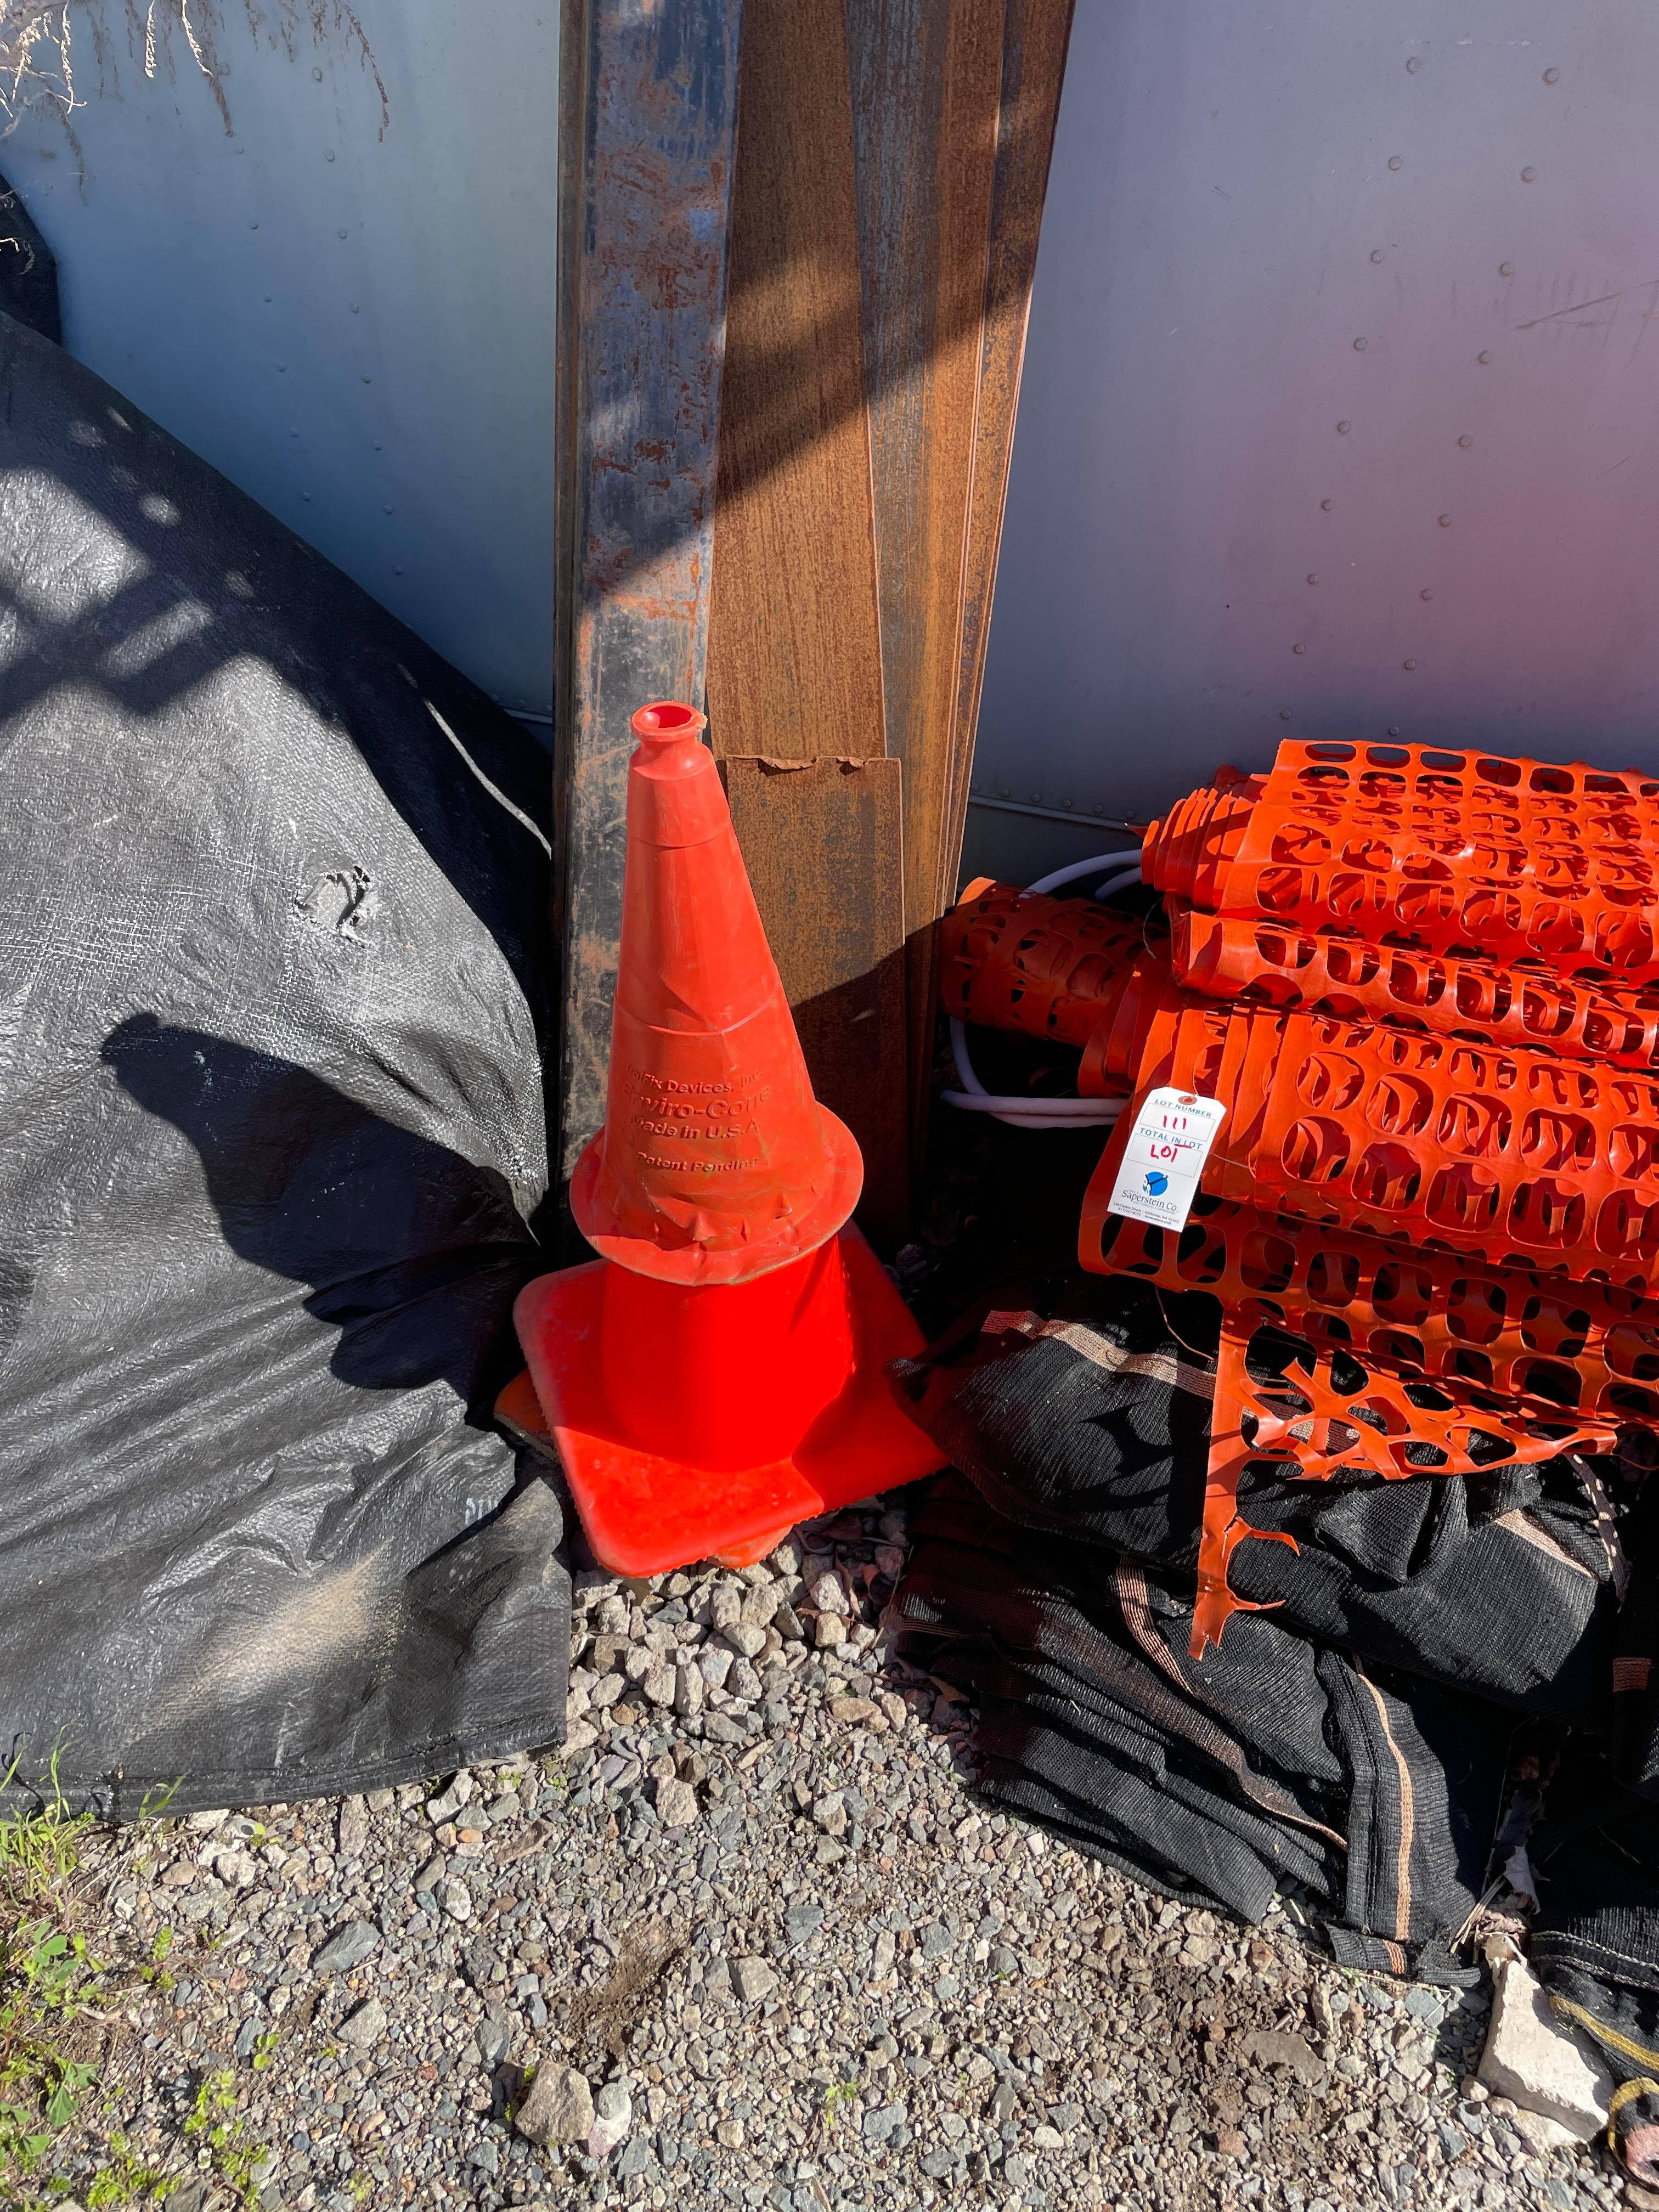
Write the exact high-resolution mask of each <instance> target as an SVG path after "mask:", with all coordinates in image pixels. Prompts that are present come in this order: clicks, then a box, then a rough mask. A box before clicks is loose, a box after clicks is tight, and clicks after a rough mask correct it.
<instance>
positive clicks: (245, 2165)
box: [183, 2037, 275, 2208]
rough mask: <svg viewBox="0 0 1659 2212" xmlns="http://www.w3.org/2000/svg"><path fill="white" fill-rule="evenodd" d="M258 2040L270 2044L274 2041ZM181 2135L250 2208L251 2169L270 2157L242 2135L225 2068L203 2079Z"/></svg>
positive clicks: (254, 2198)
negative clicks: (201, 2150) (202, 2153)
mask: <svg viewBox="0 0 1659 2212" xmlns="http://www.w3.org/2000/svg"><path fill="white" fill-rule="evenodd" d="M261 2040H262V2041H264V2042H273V2041H274V2040H275V2038H274V2037H265V2038H262V2039H261ZM183 2132H184V2136H185V2142H194V2143H196V2144H197V2145H198V2147H202V2148H206V2149H207V2150H208V2151H209V2152H210V2154H211V2155H212V2161H213V2170H214V2172H216V2174H217V2175H218V2176H219V2179H221V2180H222V2181H223V2182H224V2183H226V2184H227V2185H228V2187H230V2188H231V2189H234V2191H235V2192H236V2194H237V2195H238V2196H239V2197H240V2198H241V2200H242V2202H243V2203H244V2204H246V2205H247V2206H249V2207H250V2208H252V2207H256V2206H257V2205H258V2202H259V2184H258V2182H257V2181H256V2180H255V2179H254V2178H253V2177H254V2169H255V2168H256V2167H258V2166H262V2165H264V2163H265V2161H266V2160H268V2159H269V2158H270V2151H269V2150H268V2149H267V2148H265V2147H264V2145H263V2144H258V2143H252V2142H249V2141H248V2139H247V2136H246V2134H245V2133H244V2132H243V2125H242V2116H241V2113H240V2110H239V2109H238V2106H237V2100H236V2076H235V2075H234V2073H232V2072H231V2070H230V2069H229V2068H228V2067H227V2068H224V2069H222V2070H221V2071H220V2072H218V2073H216V2074H210V2075H207V2077H206V2079H205V2080H204V2081H203V2083H202V2085H201V2087H199V2088H198V2089H197V2092H196V2101H195V2103H194V2104H193V2105H192V2106H191V2109H190V2112H189V2114H188V2116H187V2118H185V2124H184V2130H183Z"/></svg>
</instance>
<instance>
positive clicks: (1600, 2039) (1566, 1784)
mask: <svg viewBox="0 0 1659 2212" xmlns="http://www.w3.org/2000/svg"><path fill="white" fill-rule="evenodd" d="M1623 1541H1624V1544H1625V1547H1626V1552H1627V1558H1628V1566H1629V1572H1630V1583H1629V1588H1628V1590H1627V1591H1626V1599H1625V1605H1624V1609H1623V1612H1622V1614H1621V1616H1620V1625H1619V1639H1618V1653H1617V1656H1616V1657H1615V1658H1614V1660H1613V1687H1614V1695H1613V1708H1614V1714H1615V1725H1614V1729H1613V1737H1612V1741H1611V1742H1610V1743H1607V1744H1601V1743H1597V1742H1594V1741H1589V1740H1588V1739H1585V1738H1583V1737H1574V1738H1572V1739H1571V1740H1570V1741H1569V1742H1568V1745H1567V1747H1566V1751H1565V1755H1564V1757H1563V1759H1562V1761H1561V1765H1560V1766H1559V1770H1558V1771H1557V1772H1556V1774H1555V1775H1554V1777H1553V1779H1552V1780H1551V1783H1550V1785H1549V1789H1548V1791H1547V1796H1546V1799H1545V1817H1544V1820H1543V1822H1542V1825H1541V1827H1540V1828H1539V1830H1538V1831H1537V1832H1535V1833H1534V1835H1533V1837H1532V1838H1530V1840H1529V1844H1528V1850H1529V1855H1530V1857H1531V1861H1532V1865H1533V1869H1534V1875H1535V1877H1536V1881H1537V1886H1538V1914H1537V1917H1536V1920H1535V1922H1534V1929H1533V1936H1532V1944H1531V1954H1532V1961H1533V1964H1534V1967H1535V1968H1536V1970H1537V1972H1538V1977H1539V1979H1540V1980H1541V1982H1542V1983H1543V1984H1544V1987H1545V1989H1546V1990H1547V1992H1548V1994H1549V1998H1550V2002H1551V2003H1552V2004H1553V2006H1554V2007H1555V2008H1556V2009H1557V2011H1558V2012H1559V2013H1560V2014H1561V2015H1562V2017H1563V2018H1564V2019H1565V2020H1566V2021H1568V2022H1569V2023H1570V2024H1571V2026H1572V2027H1576V2028H1577V2029H1578V2030H1579V2031H1580V2032H1581V2033H1583V2034H1585V2035H1588V2036H1589V2037H1590V2038H1591V2039H1592V2040H1593V2041H1594V2042H1595V2044H1596V2045H1597V2046H1598V2047H1599V2049H1600V2051H1601V2056H1602V2057H1603V2059H1604V2060H1605V2061H1606V2063H1607V2069H1608V2071H1609V2072H1610V2073H1611V2074H1612V2075H1613V2080H1614V2081H1615V2082H1616V2083H1617V2084H1618V2085H1619V2086H1618V2090H1617V2093H1616V2097H1615V2102H1614V2109H1613V2136H1614V2140H1615V2142H1617V2144H1618V2146H1619V2150H1620V2156H1621V2157H1622V2158H1623V2159H1624V2160H1625V2162H1626V2165H1627V2166H1629V2168H1630V2170H1631V2172H1632V2173H1633V2174H1634V2175H1635V2176H1636V2177H1637V2179H1638V2180H1642V2181H1645V2182H1647V2183H1649V2184H1650V2185H1659V1755H1656V1750H1655V1685H1654V1682H1653V1680H1652V1674H1653V1658H1654V1650H1655V1644H1656V1641H1659V1487H1656V1484H1655V1480H1654V1478H1653V1477H1652V1476H1651V1475H1650V1476H1649V1478H1648V1480H1647V1482H1646V1484H1645V1486H1644V1489H1643V1491H1642V1492H1641V1494H1640V1496H1639V1497H1638V1500H1637V1502H1636V1504H1635V1505H1634V1507H1633V1509H1632V1510H1631V1511H1630V1512H1629V1514H1628V1515H1627V1516H1626V1517H1625V1522H1624V1528H1623Z"/></svg>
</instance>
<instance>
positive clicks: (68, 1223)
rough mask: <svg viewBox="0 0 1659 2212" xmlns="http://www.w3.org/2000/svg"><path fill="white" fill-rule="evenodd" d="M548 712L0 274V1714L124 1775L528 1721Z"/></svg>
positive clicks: (129, 1788) (85, 1798) (8, 1728)
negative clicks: (501, 1385) (529, 1289)
mask: <svg viewBox="0 0 1659 2212" xmlns="http://www.w3.org/2000/svg"><path fill="white" fill-rule="evenodd" d="M546 785H547V771H546V757H545V754H544V752H543V750H542V749H541V747H540V746H539V745H538V744H537V743H536V742H535V741H534V740H533V739H532V738H529V737H528V736H526V733H525V732H523V731H522V730H520V728H519V727H518V726H516V725H515V724H513V722H511V721H510V720H508V718H507V716H506V715H504V714H501V712H500V710H499V709H497V708H495V707H494V706H493V704H491V702H489V701H488V700H487V699H485V698H484V697H483V695H482V694H480V693H479V692H477V690H476V689H475V688H474V687H473V686H472V685H471V684H468V683H467V682H466V681H465V678H462V677H460V676H459V675H458V674H457V673H456V671H453V669H450V668H448V667H447V665H445V664H444V663H443V662H441V660H439V659H437V657H436V656H435V654H433V653H431V652H430V651H429V650H428V648H427V647H424V646H423V645H422V644H421V642H420V641H418V640H417V639H416V638H415V637H414V636H413V635H411V634H410V632H409V631H407V630H406V629H404V628H403V627H402V625H401V624H399V623H397V622H395V621H394V620H393V619H392V617H390V616H389V615H387V614H386V612H385V611H384V610H383V609H380V608H379V607H377V606H376V605H374V602H373V601H372V600H370V599H368V597H367V595H366V594H364V593H363V592H361V591H360V590H358V589H357V587H356V586H355V585H353V584H351V583H350V582H349V580H347V579H346V578H345V577H343V576H342V575H341V574H338V572H337V571H336V570H334V569H332V568H330V567H329V565H328V564H327V563H326V562H324V561H322V560H321V559H320V557H319V556H318V555H316V554H315V553H314V552H313V551H312V550H310V549H309V548H307V547H306V546H305V545H303V544H301V543H300V541H299V540H297V539H296V538H294V537H293V536H292V535H291V533H289V532H288V531H286V530H285V529H283V527H282V526H281V525H280V524H278V523H277V522H276V521H275V520H274V519H273V518H272V517H270V515H268V514H266V513H264V512H263V511H262V510H261V509H260V508H258V507H256V506H255V505H254V504H253V503H252V501H249V500H247V499H246V498H245V497H244V496H243V495H241V494H240V493H239V492H238V491H236V490H235V489H234V486H232V485H230V484H228V483H226V482H225V481H224V479H223V478H222V477H218V476H217V475H216V473H215V472H214V471H212V470H211V469H210V468H208V467H207V465H205V464H204V462H202V461H201V460H199V459H197V458H196V457H195V456H194V455H192V454H191V453H188V452H186V451H185V448H184V447H180V446H179V445H178V444H177V443H176V442H175V441H173V440H172V439H170V438H168V437H167V435H166V434H165V433H164V432H162V431H161V430H160V429H159V428H156V427H155V425H154V424H152V423H149V422H146V420H145V419H144V417H143V416H142V415H140V414H139V413H138V412H137V410H136V409H134V408H132V407H131V405H129V404H128V403H127V402H126V401H125V400H124V399H123V398H121V396H120V395H119V394H118V393H117V392H113V391H112V390H111V389H110V388H109V386H106V385H105V384H103V383H102V382H100V380H99V379H97V378H96V377H94V376H93V375H92V374H90V373H89V372H88V371H87V370H86V369H85V368H82V367H81V366H80V365H79V364H77V363H76V362H72V361H70V359H69V358H68V357H67V356H65V355H64V354H63V353H62V352H61V351H59V350H58V348H56V347H54V346H52V345H51V344H50V343H47V342H46V341H45V340H44V339H41V338H40V337H37V336H35V335H34V334H33V333H32V332H29V331H23V330H22V329H21V328H20V327H19V326H17V325H15V324H12V323H9V322H7V321H5V320H4V319H3V318H0V789H3V794H4V797H3V804H0V1423H3V1425H4V1431H5V1434H6V1437H7V1450H6V1453H5V1455H4V1458H3V1462H0V1507H3V1510H0V1754H3V1755H4V1756H6V1757H7V1758H13V1757H15V1758H16V1759H17V1760H18V1762H19V1764H18V1778H19V1781H20V1783H28V1782H30V1781H32V1780H33V1779H34V1778H37V1777H38V1776H40V1775H41V1774H44V1772H45V1771H46V1768H47V1766H48V1765H49V1763H50V1762H51V1760H52V1758H53V1756H54V1754H56V1756H57V1760H58V1775H59V1778H60V1779H61V1781H62V1783H63V1785H64V1790H65V1791H66V1794H67V1795H68V1796H70V1801H71V1802H76V1803H83V1802H90V1803H95V1804H98V1805H101V1806H105V1807H107V1808H110V1809H112V1811H114V1812H116V1813H118V1814H132V1813H134V1812H137V1810H138V1809H139V1808H140V1807H141V1805H142V1803H143V1801H144V1799H145V1797H146V1796H149V1795H150V1794H152V1793H154V1792H155V1791H158V1790H167V1789H168V1788H169V1787H170V1786H171V1785H173V1784H179V1787H178V1789H177V1792H176V1794H175V1795H174V1796H173V1800H172V1802H173V1806H174V1808H176V1809H179V1810H188V1809H191V1808H195V1807H199V1806H203V1805H210V1804H211V1805H222V1804H227V1803H229V1804H234V1803H238V1802H244V1803H256V1802H261V1801H268V1800H270V1799H271V1798H284V1799H294V1798H298V1797H304V1796H313V1795H317V1794H321V1793H325V1792H328V1791H332V1790H343V1789H362V1788H367V1787H374V1786H377V1785H379V1784H385V1783H386V1782H390V1781H395V1780H399V1779H411V1778H416V1777H418V1776H424V1775H428V1774H431V1773H433V1772H435V1771H440V1770H441V1769H442V1768H444V1767H446V1766H453V1765H458V1764H465V1763H470V1762H471V1761H472V1760H475V1759H486V1758H489V1757H494V1756H502V1755H505V1753H507V1752H509V1751H512V1750H514V1749H518V1748H522V1747H527V1746H529V1745H532V1744H534V1743H538V1742H541V1741H547V1740H549V1739H550V1738H554V1737H556V1735H558V1734H559V1732H560V1728H561V1726H562V1712H563V1705H564V1679H565V1668H566V1662H567V1656H568V1579H567V1577H566V1574H565V1570H564V1568H563V1565H562V1562H561V1560H560V1559H559V1557H558V1547H559V1545H560V1543H561V1538H562V1515H561V1510H560V1507H559V1503H558V1500H557V1498H556V1496H555V1494H554V1492H553V1491H552V1490H551V1489H550V1488H549V1487H548V1486H547V1485H546V1484H545V1482H544V1481H543V1480H541V1479H540V1478H539V1477H537V1476H535V1475H533V1474H531V1473H530V1472H529V1471H528V1470H526V1471H525V1472H524V1473H523V1474H521V1473H520V1468H519V1467H518V1465H517V1464H516V1462H515V1459H514V1455H513V1451H512V1449H510V1447H509V1446H508V1444H507V1442H506V1440H505V1439H504V1438H502V1437H500V1436H499V1435H497V1434H496V1433H495V1432H494V1431H493V1430H491V1429H490V1428H489V1425H488V1412H489V1401H490V1398H491V1395H492V1393H493V1389H494V1387H495V1383H496V1382H497V1381H498V1380H499V1379H500V1377H501V1375H502V1374H503V1373H504V1372H505V1371H507V1367H508V1365H509V1364H510V1362H511V1359H512V1357H513V1352H512V1338H511V1328H510V1315H511V1305H512V1300H513V1295H514V1294H515V1292H516V1291H517V1289H518V1287H519V1285H520V1283H521V1282H522V1281H523V1280H524V1279H526V1277H527V1276H528V1275H529V1274H530V1273H533V1272H535V1271H536V1270H537V1269H538V1267H540V1266H541V1265H542V1264H544V1262H543V1261H542V1257H541V1255H540V1253H539V1250H538V1246H537V1243H536V1242H535V1238H534V1235H533V1233H532V1227H531V1225H532V1223H533V1222H534V1221H535V1219H536V1218H537V1216H538V1209H539V1208H540V1206H542V1203H543V1201H544V1197H545V1193H546V1187H547V1160H546V1124H545V1110H544V1097H543V1091H542V1082H541V1054H542V1049H543V1047H544V1042H545V1036H546V1023H547V1010H548V1006H549V995H548V990H547V977H546V974H545V966H546V950H547V926H546V914H547V909H548V901H549V895H550V884H549V867H548V844H547V829H546V822H547V794H546Z"/></svg>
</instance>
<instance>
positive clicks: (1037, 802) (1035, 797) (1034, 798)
mask: <svg viewBox="0 0 1659 2212" xmlns="http://www.w3.org/2000/svg"><path fill="white" fill-rule="evenodd" d="M1031 804H1032V805H1033V806H1041V805H1042V793H1041V792H1040V791H1034V792H1033V793H1031Z"/></svg>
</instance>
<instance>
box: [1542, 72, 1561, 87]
mask: <svg viewBox="0 0 1659 2212" xmlns="http://www.w3.org/2000/svg"><path fill="white" fill-rule="evenodd" d="M1544 82H1545V83H1546V84H1559V83H1560V82H1561V72H1560V70H1545V71H1544Z"/></svg>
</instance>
